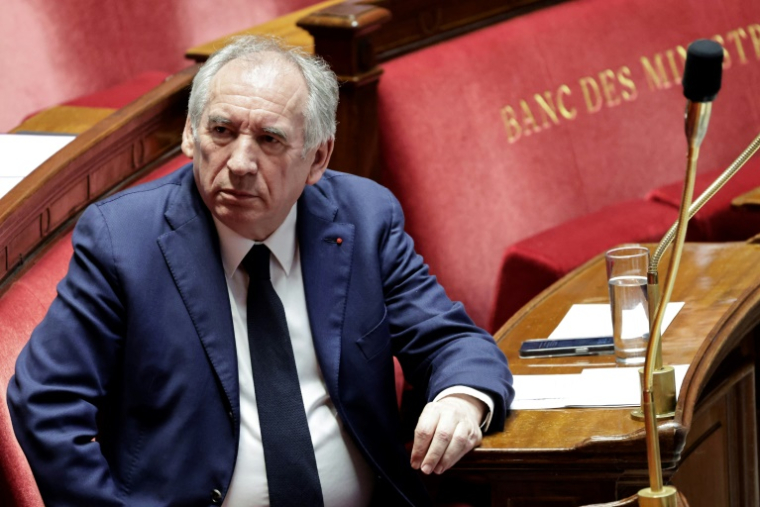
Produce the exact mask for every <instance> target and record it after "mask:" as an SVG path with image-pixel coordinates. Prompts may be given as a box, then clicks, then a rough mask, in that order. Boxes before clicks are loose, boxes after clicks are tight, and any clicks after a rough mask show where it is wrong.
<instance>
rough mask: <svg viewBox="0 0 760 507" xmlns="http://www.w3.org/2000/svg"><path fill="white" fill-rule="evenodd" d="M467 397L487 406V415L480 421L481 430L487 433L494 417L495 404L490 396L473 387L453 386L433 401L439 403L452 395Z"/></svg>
mask: <svg viewBox="0 0 760 507" xmlns="http://www.w3.org/2000/svg"><path fill="white" fill-rule="evenodd" d="M454 394H457V395H466V396H470V397H472V398H474V399H475V400H479V401H481V402H483V403H484V404H485V408H486V410H485V413H484V415H483V418H482V419H481V421H480V429H481V430H482V431H483V433H485V432H486V431H488V427H489V426H490V424H491V418H492V417H493V409H494V402H493V398H491V396H489V395H488V394H486V393H484V392H482V391H478V390H477V389H473V388H472V387H467V386H452V387H449V388H447V389H444V390H443V391H441V392H440V393H438V395H437V396H436V397H435V399H434V400H433V401H434V402H436V401H439V400H440V399H442V398H445V397H447V396H451V395H454Z"/></svg>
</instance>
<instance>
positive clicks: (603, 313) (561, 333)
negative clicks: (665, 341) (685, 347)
mask: <svg viewBox="0 0 760 507" xmlns="http://www.w3.org/2000/svg"><path fill="white" fill-rule="evenodd" d="M681 308H683V303H668V306H667V308H665V315H664V316H663V318H662V326H660V328H661V333H663V334H665V330H666V329H668V326H669V325H670V323H671V322H673V319H675V318H676V315H678V312H679V311H681ZM596 336H612V313H611V311H610V305H609V304H608V303H601V304H586V305H573V306H571V307H570V310H568V312H567V314H565V316H564V318H563V319H562V321H561V322H560V323H559V325H557V327H556V328H555V329H554V331H552V333H551V334H550V335H549V338H551V339H553V340H562V339H565V338H567V339H569V338H587V337H596Z"/></svg>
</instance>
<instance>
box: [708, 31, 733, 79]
mask: <svg viewBox="0 0 760 507" xmlns="http://www.w3.org/2000/svg"><path fill="white" fill-rule="evenodd" d="M712 40H714V41H715V42H717V43H718V44H720V45H721V46H723V70H727V69H730V68H731V53H729V52H728V49H726V40H725V39H724V38H723V37H721V36H720V35H714V36H713V38H712Z"/></svg>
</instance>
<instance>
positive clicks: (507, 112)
mask: <svg viewBox="0 0 760 507" xmlns="http://www.w3.org/2000/svg"><path fill="white" fill-rule="evenodd" d="M501 119H502V120H503V121H504V127H505V128H506V129H507V139H508V140H509V143H510V144H512V143H514V142H515V141H517V140H518V139H520V136H521V135H522V127H521V126H520V123H519V122H518V121H517V118H516V117H515V110H514V109H512V106H504V107H502V108H501Z"/></svg>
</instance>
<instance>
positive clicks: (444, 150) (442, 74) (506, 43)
mask: <svg viewBox="0 0 760 507" xmlns="http://www.w3.org/2000/svg"><path fill="white" fill-rule="evenodd" d="M685 13H686V14H685ZM674 20H678V22H676V23H674ZM758 22H760V2H758V1H757V0H732V1H731V2H718V3H715V2H700V1H696V0H668V1H656V0H604V1H599V0H574V1H572V2H563V3H561V4H559V5H556V6H553V7H547V8H544V9H541V10H539V11H536V12H533V13H530V14H527V15H524V16H519V17H516V18H514V19H510V20H508V21H505V22H503V23H500V24H498V25H495V26H491V27H488V28H484V29H481V30H478V31H475V32H472V33H470V34H467V35H464V36H461V37H457V38H455V39H452V40H450V41H447V42H445V43H442V44H437V45H435V46H432V47H429V48H426V49H424V50H420V51H415V52H414V53H410V54H408V55H405V56H403V57H400V58H396V59H393V60H391V61H389V62H387V63H385V64H384V65H383V67H384V69H385V73H384V75H383V76H382V78H381V80H380V84H379V94H380V96H379V105H380V108H379V118H380V128H381V133H382V138H381V153H382V155H383V158H384V165H385V167H384V174H385V180H384V181H385V183H387V184H388V186H390V187H391V189H392V190H393V191H394V193H395V194H396V195H397V196H398V198H399V200H400V201H401V204H402V206H403V207H404V210H405V212H406V214H407V230H408V231H409V232H410V234H411V235H412V237H414V239H415V241H416V242H417V247H418V251H419V252H420V253H421V254H422V255H423V256H424V257H425V259H426V261H427V262H428V263H429V264H430V267H431V271H432V272H433V273H435V274H436V275H438V277H439V279H440V281H441V283H442V284H443V285H444V287H446V290H447V292H448V293H449V295H450V296H451V297H452V298H453V299H457V300H461V301H463V302H464V303H465V306H466V307H467V310H468V312H469V313H470V314H471V315H472V316H473V318H474V319H475V321H476V322H477V323H479V324H481V325H484V326H487V325H488V324H489V320H488V314H489V306H490V304H491V302H492V301H493V295H494V292H495V290H496V283H495V282H496V279H497V274H498V270H499V265H500V261H501V256H502V254H503V252H504V250H505V249H506V248H507V247H508V246H510V245H513V244H515V243H516V242H518V241H520V240H522V239H525V238H528V237H531V236H533V235H534V234H537V233H539V232H541V231H543V230H546V229H549V228H551V227H555V226H558V225H560V224H561V223H563V222H564V221H566V220H571V219H574V218H577V217H581V216H583V215H585V214H586V213H591V212H595V211H597V210H600V209H602V208H603V207H605V206H608V205H610V204H614V203H618V202H622V201H625V200H628V199H634V198H641V197H643V196H644V195H645V194H646V192H648V191H649V190H650V189H652V188H654V187H656V186H658V185H663V184H666V183H668V182H671V181H677V180H678V179H680V178H681V177H682V174H683V168H684V158H685V157H684V154H685V141H684V134H683V110H684V105H685V99H684V98H683V95H682V93H681V89H680V88H681V87H680V86H679V84H678V83H679V81H680V76H681V73H682V72H683V61H682V59H681V57H680V56H679V51H678V47H679V46H682V47H686V46H687V45H688V44H689V42H691V41H693V40H694V39H697V38H704V37H713V36H715V35H718V36H720V37H722V38H723V40H724V42H725V46H726V48H727V50H728V53H729V56H730V62H728V64H727V68H726V70H725V72H724V75H723V89H722V90H721V92H720V94H719V96H718V99H717V100H716V102H715V105H714V107H713V111H712V121H711V123H712V125H711V132H710V134H709V136H710V137H711V138H712V139H713V140H714V141H715V142H716V143H719V148H717V149H709V150H708V149H707V148H706V147H705V149H703V150H702V159H703V164H704V165H705V166H706V167H708V166H709V167H721V166H725V165H727V164H728V163H730V162H731V160H733V158H734V157H735V156H736V155H737V154H738V153H739V152H740V151H741V150H742V149H743V148H744V147H745V146H746V145H747V143H749V141H750V140H751V139H752V137H754V135H755V134H756V132H757V130H758V125H760V95H758V94H757V93H753V90H756V89H757V83H758V82H759V81H760V47H758V46H757V45H756V44H754V43H753V42H752V41H753V39H752V37H755V38H757V37H758V36H760V35H758V34H760V31H757V28H756V27H757V26H758V25H757V24H758ZM753 30H754V31H753ZM731 34H733V35H731ZM741 34H744V35H741ZM752 34H754V35H752ZM737 44H739V45H740V49H738V48H737ZM671 59H672V62H673V63H672V65H671ZM647 66H649V67H647ZM652 73H654V74H655V75H656V76H657V77H656V78H655V77H653V76H652ZM542 103H543V104H545V105H546V107H543V106H542ZM560 103H561V104H560ZM561 105H562V106H564V113H565V114H564V115H563V110H562V107H560V106H561ZM547 109H548V110H553V112H554V115H555V116H556V119H555V118H552V116H551V115H550V114H549V113H547V112H546V111H547ZM716 146H717V145H716ZM631 239H634V238H631ZM513 290H519V287H515V288H514V289H513Z"/></svg>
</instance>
